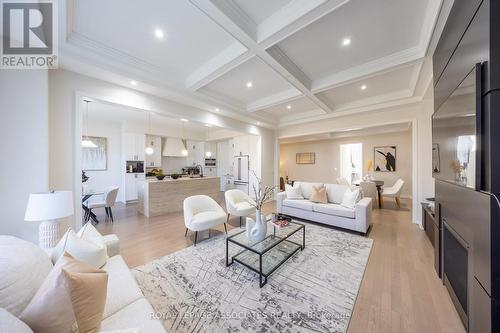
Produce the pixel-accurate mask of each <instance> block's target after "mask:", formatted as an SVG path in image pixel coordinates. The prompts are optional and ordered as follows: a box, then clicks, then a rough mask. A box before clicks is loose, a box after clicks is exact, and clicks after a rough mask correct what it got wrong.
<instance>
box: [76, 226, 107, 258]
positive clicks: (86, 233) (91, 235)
mask: <svg viewBox="0 0 500 333" xmlns="http://www.w3.org/2000/svg"><path fill="white" fill-rule="evenodd" d="M76 235H77V236H78V237H80V238H81V239H85V240H87V241H89V242H91V243H94V244H95V245H97V246H102V247H104V248H105V249H106V256H107V255H108V254H107V246H106V241H105V238H104V236H103V235H101V233H100V232H99V231H97V229H96V228H95V227H94V226H93V225H92V223H85V224H84V225H83V227H81V228H80V230H78V233H77V234H76Z"/></svg>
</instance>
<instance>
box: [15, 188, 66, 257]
mask: <svg viewBox="0 0 500 333" xmlns="http://www.w3.org/2000/svg"><path fill="white" fill-rule="evenodd" d="M71 215H73V192H72V191H51V192H43V193H31V194H30V197H29V200H28V207H27V208H26V214H25V215H24V220H25V221H42V223H40V226H39V227H38V232H39V235H38V242H39V246H40V247H41V248H43V249H47V248H51V247H54V246H56V244H57V241H59V238H60V236H61V235H60V228H61V226H60V223H59V221H57V219H61V218H63V217H67V216H71Z"/></svg>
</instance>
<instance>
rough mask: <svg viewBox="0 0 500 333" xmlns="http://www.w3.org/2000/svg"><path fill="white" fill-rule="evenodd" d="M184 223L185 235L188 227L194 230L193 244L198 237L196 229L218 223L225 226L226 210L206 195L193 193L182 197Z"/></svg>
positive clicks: (204, 228) (210, 226)
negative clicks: (184, 197)
mask: <svg viewBox="0 0 500 333" xmlns="http://www.w3.org/2000/svg"><path fill="white" fill-rule="evenodd" d="M184 224H185V225H186V233H185V234H184V237H185V236H187V232H188V229H189V230H191V231H194V232H195V235H194V246H196V240H197V238H198V231H202V230H207V229H208V230H210V228H212V227H215V226H217V225H219V224H224V229H225V230H226V233H227V227H226V212H224V209H222V207H221V206H219V204H218V203H217V202H216V201H215V200H214V199H212V198H210V197H209V196H207V195H193V196H191V197H188V198H186V199H184Z"/></svg>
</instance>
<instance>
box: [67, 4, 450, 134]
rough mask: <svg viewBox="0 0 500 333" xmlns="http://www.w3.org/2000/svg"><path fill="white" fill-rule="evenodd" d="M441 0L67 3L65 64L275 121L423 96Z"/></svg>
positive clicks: (249, 117)
mask: <svg viewBox="0 0 500 333" xmlns="http://www.w3.org/2000/svg"><path fill="white" fill-rule="evenodd" d="M441 1H442V0H418V1H415V0H369V1H368V0H189V1H187V0H186V1H179V0H144V1H141V3H140V5H139V4H138V3H137V2H134V1H122V0H66V1H65V2H64V4H63V5H62V6H60V10H61V15H60V18H61V21H62V22H63V24H61V23H60V24H59V26H60V39H61V40H60V63H61V66H62V67H63V68H67V69H69V70H73V71H77V72H81V71H82V68H83V67H84V66H82V65H81V64H85V71H86V72H85V74H88V75H97V74H95V73H97V72H99V71H105V72H108V73H113V74H116V75H119V77H121V78H122V82H121V84H123V85H128V86H130V87H131V88H135V87H140V86H144V87H146V86H147V87H155V88H156V89H160V90H164V91H167V92H169V93H170V94H169V95H170V96H177V97H172V98H173V99H175V98H177V99H178V100H177V101H179V102H182V103H184V104H191V105H192V106H195V107H199V108H202V109H205V110H207V111H210V112H220V113H221V114H224V115H227V116H230V117H234V118H237V119H240V120H245V121H248V122H252V123H257V122H258V123H259V124H261V125H263V126H268V127H273V128H274V127H276V126H286V125H287V124H288V123H289V122H292V121H297V120H300V121H302V122H307V121H312V120H315V119H318V117H322V118H324V117H325V115H327V116H332V117H335V116H337V115H339V114H346V112H356V111H357V109H360V108H363V107H365V109H366V106H372V108H371V109H373V108H376V106H377V105H382V104H383V103H384V102H388V101H397V102H400V103H401V104H404V103H407V102H408V101H410V100H412V101H414V97H415V94H416V92H415V86H416V83H417V81H418V80H419V79H420V76H421V68H422V61H423V57H424V56H425V54H426V51H427V47H428V45H429V41H430V38H431V35H432V32H433V29H434V25H435V22H436V19H437V16H438V14H439V10H440V6H441ZM101 76H102V75H101ZM132 81H134V82H133V83H135V84H134V85H133V86H131V84H132ZM371 109H370V110H371ZM367 112H368V111H367Z"/></svg>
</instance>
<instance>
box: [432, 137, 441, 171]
mask: <svg viewBox="0 0 500 333" xmlns="http://www.w3.org/2000/svg"><path fill="white" fill-rule="evenodd" d="M440 171H441V156H440V155H439V143H433V144H432V173H439V172H440Z"/></svg>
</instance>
